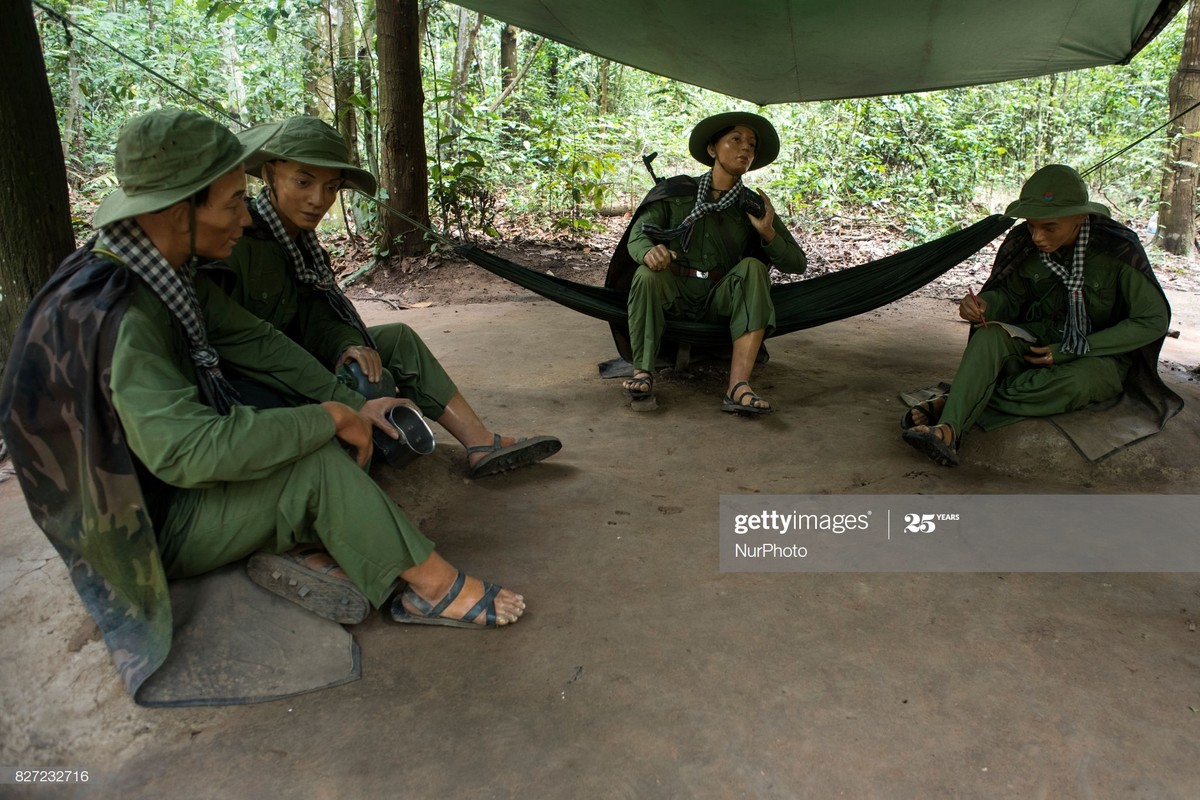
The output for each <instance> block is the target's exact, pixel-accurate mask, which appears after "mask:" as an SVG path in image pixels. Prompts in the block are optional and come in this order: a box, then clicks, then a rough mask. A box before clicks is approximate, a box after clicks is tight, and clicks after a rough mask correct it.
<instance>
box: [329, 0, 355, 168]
mask: <svg viewBox="0 0 1200 800" xmlns="http://www.w3.org/2000/svg"><path fill="white" fill-rule="evenodd" d="M354 17H355V14H354V0H338V32H337V33H338V50H337V68H336V70H335V74H334V82H333V89H334V106H335V107H336V108H337V129H338V131H339V132H340V133H341V134H342V138H343V139H345V140H346V145H347V146H348V147H349V149H350V163H351V164H357V163H358V115H357V114H356V113H355V106H354V101H353V99H352V98H353V97H354V78H355V73H356V72H357V69H356V65H355V63H354V60H355V47H354V45H355V36H354Z"/></svg>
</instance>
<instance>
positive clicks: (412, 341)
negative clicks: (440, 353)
mask: <svg viewBox="0 0 1200 800" xmlns="http://www.w3.org/2000/svg"><path fill="white" fill-rule="evenodd" d="M367 331H368V332H369V333H370V334H371V337H372V338H373V339H374V340H375V349H376V350H377V351H378V352H379V358H380V360H382V361H383V368H384V369H386V370H387V371H388V372H389V373H391V375H392V380H394V381H395V382H396V387H397V388H398V389H399V390H400V394H401V396H403V397H407V398H408V399H409V400H412V401H413V402H414V403H416V404H417V405H418V406H420V408H421V413H422V414H424V415H425V416H427V417H429V418H430V419H437V418H438V417H440V416H442V412H443V411H445V410H446V404H447V403H449V402H450V400H451V398H453V397H454V393H455V392H457V391H458V387H457V386H455V385H454V381H452V380H451V379H450V376H449V375H448V374H447V373H446V369H445V368H444V367H443V366H442V364H441V362H439V361H438V360H437V358H435V357H434V355H433V353H431V352H430V351H429V347H428V346H427V345H426V344H425V342H424V341H423V340H422V339H421V337H420V336H418V335H417V332H416V331H414V330H413V329H412V328H410V327H408V326H407V325H405V324H404V323H402V322H397V323H393V324H391V325H376V326H375V327H373V328H368V329H367Z"/></svg>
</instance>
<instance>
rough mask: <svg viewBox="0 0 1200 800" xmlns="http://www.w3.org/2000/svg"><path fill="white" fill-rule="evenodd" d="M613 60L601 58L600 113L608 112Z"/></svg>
mask: <svg viewBox="0 0 1200 800" xmlns="http://www.w3.org/2000/svg"><path fill="white" fill-rule="evenodd" d="M611 64H612V62H611V61H609V60H608V59H606V58H605V59H601V60H600V103H599V108H600V113H601V114H607V113H608V68H609V66H611Z"/></svg>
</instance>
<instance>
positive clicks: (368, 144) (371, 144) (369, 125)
mask: <svg viewBox="0 0 1200 800" xmlns="http://www.w3.org/2000/svg"><path fill="white" fill-rule="evenodd" d="M367 54H368V53H367V48H366V47H361V48H359V51H358V93H359V94H360V95H362V98H363V106H364V107H363V110H362V125H361V126H360V127H361V128H362V140H363V152H364V153H365V157H366V164H365V165H364V167H365V169H368V170H370V171H371V172H372V173H374V174H375V175H378V174H379V156H378V155H377V154H376V152H375V117H374V115H373V114H372V113H371V109H372V107H373V106H374V96H375V91H374V89H373V88H372V84H371V81H372V75H371V72H372V70H371V61H370V59H368V58H367Z"/></svg>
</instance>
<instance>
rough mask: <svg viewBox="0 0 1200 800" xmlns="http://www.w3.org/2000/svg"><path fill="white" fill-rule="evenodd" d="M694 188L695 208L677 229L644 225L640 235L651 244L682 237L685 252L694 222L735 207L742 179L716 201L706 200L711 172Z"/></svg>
mask: <svg viewBox="0 0 1200 800" xmlns="http://www.w3.org/2000/svg"><path fill="white" fill-rule="evenodd" d="M696 183H697V187H696V207H695V208H693V209H692V213H690V214H688V215H687V217H685V218H684V220H683V222H681V223H679V225H678V226H677V227H674V228H669V229H664V228H662V227H661V226H659V225H654V224H651V223H646V224H645V225H643V226H642V233H644V234H646V237H647V238H648V239H650V241H652V242H660V243H662V244H666V243H667V242H669V241H671V240H672V239H675V238H677V237H682V241H681V242H680V246H681V247H682V248H683V252H685V253H686V252H687V249H688V244H689V243H690V242H691V240H692V227H693V226H694V225H695V224H696V220H698V219H700V218H701V217H703V216H704V215H705V214H712V213H714V212H717V211H725V210H726V209H729V208H733V207H734V206H735V205H737V203H738V200H739V199H740V198H741V196H742V179H741V178H738V180H737V183H735V184H734V185H733V188H732V189H730V190H729V191H727V192H725V194H723V195H721V196H720V197H719V198H718V199H717V201H716V202H715V203H714V202H713V201H711V200H709V199H708V195H709V192H711V191H712V170H709V171H708V172H706V173H704V174H703V175H701V176H700V180H698V181H697V182H696Z"/></svg>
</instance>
